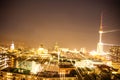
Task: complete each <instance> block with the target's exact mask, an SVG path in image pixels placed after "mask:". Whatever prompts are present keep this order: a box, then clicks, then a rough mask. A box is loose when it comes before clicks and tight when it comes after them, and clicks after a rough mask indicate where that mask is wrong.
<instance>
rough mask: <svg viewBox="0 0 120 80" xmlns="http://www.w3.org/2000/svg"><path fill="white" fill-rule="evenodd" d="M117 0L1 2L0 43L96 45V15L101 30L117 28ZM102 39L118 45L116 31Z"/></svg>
mask: <svg viewBox="0 0 120 80" xmlns="http://www.w3.org/2000/svg"><path fill="white" fill-rule="evenodd" d="M117 1H118V0H114V1H113V0H109V2H108V1H107V0H104V1H98V0H92V1H89V0H80V1H77V0H75V1H73V0H69V1H67V0H66V1H60V0H58V1H55V0H51V1H49V0H46V1H27V0H26V1H1V2H0V4H1V5H0V11H1V13H0V15H1V16H0V21H1V22H0V44H1V43H6V42H7V41H8V42H12V41H14V42H15V43H17V42H23V43H24V44H26V45H29V46H33V47H37V46H39V45H40V44H41V43H42V44H44V45H45V46H46V47H51V46H53V45H54V43H56V42H58V44H59V45H60V47H67V48H71V49H73V48H77V49H80V48H81V47H85V48H86V49H88V50H93V49H96V48H97V43H98V41H99V33H98V32H99V26H100V15H101V12H103V31H104V30H105V31H107V30H108V31H109V30H116V29H117V30H118V29H120V23H119V22H120V19H119V17H120V15H119V13H120V10H119V4H118V3H117ZM102 41H103V42H105V43H110V44H119V43H120V38H119V31H116V32H114V33H108V34H107V33H105V34H103V40H102Z"/></svg>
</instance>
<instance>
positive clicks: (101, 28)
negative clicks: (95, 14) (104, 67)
mask: <svg viewBox="0 0 120 80" xmlns="http://www.w3.org/2000/svg"><path fill="white" fill-rule="evenodd" d="M102 18H103V14H101V20H100V30H99V42H98V44H97V53H98V54H102V53H103V43H102V34H103V25H102Z"/></svg>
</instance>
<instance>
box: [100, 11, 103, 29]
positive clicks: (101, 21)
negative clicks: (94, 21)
mask: <svg viewBox="0 0 120 80" xmlns="http://www.w3.org/2000/svg"><path fill="white" fill-rule="evenodd" d="M100 31H103V12H101V17H100Z"/></svg>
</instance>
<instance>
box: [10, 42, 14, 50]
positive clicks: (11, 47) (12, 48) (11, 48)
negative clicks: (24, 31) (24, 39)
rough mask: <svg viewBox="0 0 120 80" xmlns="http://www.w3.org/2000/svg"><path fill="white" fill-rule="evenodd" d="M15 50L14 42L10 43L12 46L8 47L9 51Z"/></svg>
mask: <svg viewBox="0 0 120 80" xmlns="http://www.w3.org/2000/svg"><path fill="white" fill-rule="evenodd" d="M14 49H15V46H14V42H13V41H12V44H11V46H10V50H14Z"/></svg>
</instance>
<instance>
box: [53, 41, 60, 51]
mask: <svg viewBox="0 0 120 80" xmlns="http://www.w3.org/2000/svg"><path fill="white" fill-rule="evenodd" d="M54 50H55V51H58V50H59V46H58V43H57V42H56V43H55V46H54Z"/></svg>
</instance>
